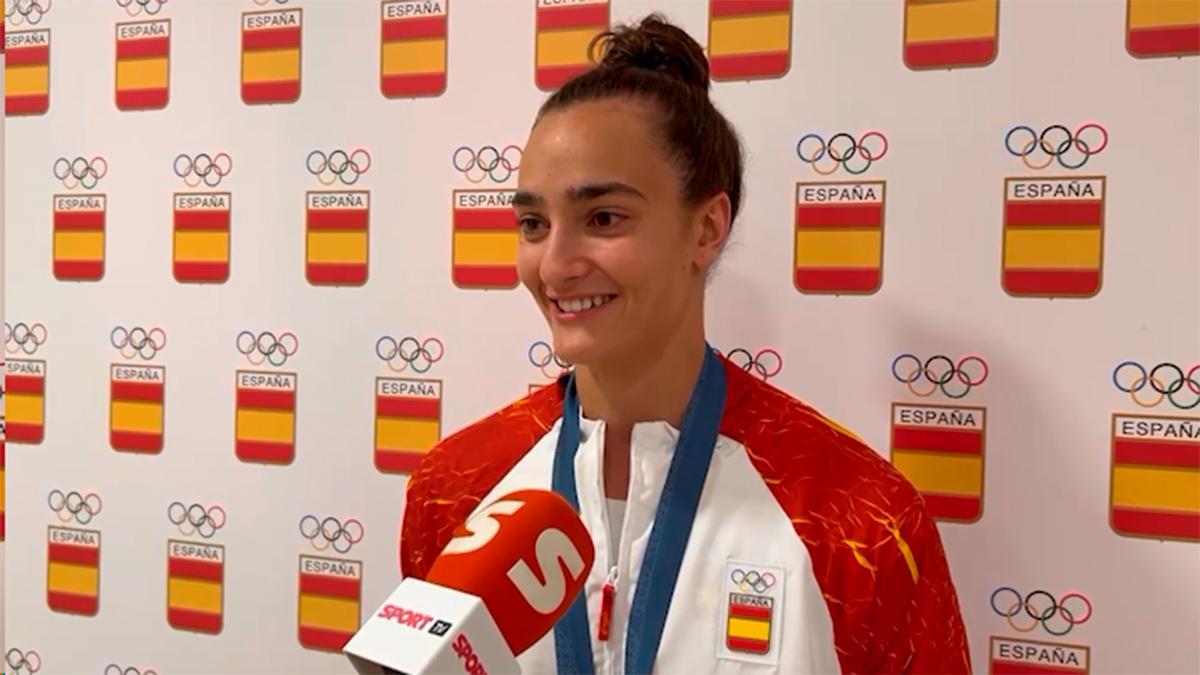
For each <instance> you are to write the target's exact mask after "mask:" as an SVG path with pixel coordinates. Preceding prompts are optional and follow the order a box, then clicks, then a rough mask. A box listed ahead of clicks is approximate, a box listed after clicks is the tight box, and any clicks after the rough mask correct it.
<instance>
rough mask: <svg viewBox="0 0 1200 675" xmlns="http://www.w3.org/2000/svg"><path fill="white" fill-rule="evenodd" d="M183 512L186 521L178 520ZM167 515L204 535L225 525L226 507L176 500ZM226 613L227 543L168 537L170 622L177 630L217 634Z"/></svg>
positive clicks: (184, 529) (182, 529)
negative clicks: (190, 503)
mask: <svg viewBox="0 0 1200 675" xmlns="http://www.w3.org/2000/svg"><path fill="white" fill-rule="evenodd" d="M181 515H182V516H183V519H182V522H177V521H179V519H180V518H179V517H180V516H181ZM167 517H168V519H170V521H171V523H172V524H173V525H177V526H178V527H179V531H180V532H181V533H184V532H195V533H200V534H201V536H204V533H206V532H208V533H212V534H215V533H216V531H217V530H219V529H220V528H221V527H223V526H224V525H225V510H224V509H222V508H221V507H219V506H210V507H208V508H205V507H204V506H203V505H201V504H192V505H191V506H189V507H187V508H183V503H182V502H173V503H172V504H171V505H170V506H169V507H168V508H167ZM185 536H188V535H185ZM209 536H212V535H211V534H209ZM206 538H207V537H206ZM224 616H225V547H224V546H221V545H220V544H209V543H201V542H194V541H186V540H177V539H168V540H167V624H168V625H170V626H171V627H172V628H174V629H176V630H186V631H192V632H196V633H208V634H216V633H220V632H221V627H222V625H223V624H224Z"/></svg>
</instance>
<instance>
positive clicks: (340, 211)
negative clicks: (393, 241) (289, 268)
mask: <svg viewBox="0 0 1200 675" xmlns="http://www.w3.org/2000/svg"><path fill="white" fill-rule="evenodd" d="M304 212H305V218H304V221H305V229H306V231H307V236H306V241H307V245H306V247H305V275H306V276H307V278H308V282H309V283H310V284H313V285H317V286H361V285H362V284H365V283H366V282H367V260H368V245H367V243H368V238H367V233H368V224H369V222H370V215H371V193H370V192H367V191H366V190H359V191H352V192H309V193H308V196H307V208H305V211H304Z"/></svg>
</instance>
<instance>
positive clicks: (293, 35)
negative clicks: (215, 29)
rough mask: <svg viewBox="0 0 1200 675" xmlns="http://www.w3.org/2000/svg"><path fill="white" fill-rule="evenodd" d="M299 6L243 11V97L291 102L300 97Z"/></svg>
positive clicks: (250, 100) (251, 100)
mask: <svg viewBox="0 0 1200 675" xmlns="http://www.w3.org/2000/svg"><path fill="white" fill-rule="evenodd" d="M301 19H302V13H301V10H300V9H283V10H275V11H269V12H248V13H246V14H243V15H242V100H243V101H245V102H246V103H249V104H256V103H291V102H293V101H295V100H296V99H298V98H300V44H301V30H302V22H301Z"/></svg>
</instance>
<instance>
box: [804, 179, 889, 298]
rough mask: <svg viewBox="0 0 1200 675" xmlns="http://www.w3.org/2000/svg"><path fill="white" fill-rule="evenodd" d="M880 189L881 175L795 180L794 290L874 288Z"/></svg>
mask: <svg viewBox="0 0 1200 675" xmlns="http://www.w3.org/2000/svg"><path fill="white" fill-rule="evenodd" d="M885 189H886V186H885V184H884V182H883V181H863V182H858V183H797V184H796V278H795V282H796V290H798V291H800V292H801V293H847V294H849V293H858V294H869V293H874V292H875V291H877V290H879V287H880V286H881V285H882V284H883V212H884V192H885Z"/></svg>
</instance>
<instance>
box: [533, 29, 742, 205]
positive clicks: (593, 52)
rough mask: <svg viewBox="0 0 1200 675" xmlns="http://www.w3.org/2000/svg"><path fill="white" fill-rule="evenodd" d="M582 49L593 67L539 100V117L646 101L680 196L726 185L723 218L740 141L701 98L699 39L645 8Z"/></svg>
mask: <svg viewBox="0 0 1200 675" xmlns="http://www.w3.org/2000/svg"><path fill="white" fill-rule="evenodd" d="M597 52H599V53H600V58H599V59H597ZM588 53H589V56H590V57H591V60H592V63H594V64H596V67H595V68H592V69H591V70H588V71H587V72H585V73H582V74H580V75H578V76H577V77H575V78H574V79H572V80H570V81H568V82H567V83H566V84H564V85H563V87H562V88H561V89H559V90H558V91H557V92H555V93H554V94H553V95H551V96H550V97H549V98H548V99H546V102H545V103H543V104H542V107H541V110H540V111H539V112H538V118H539V119H540V118H541V117H542V116H543V115H545V114H546V113H549V112H552V111H555V110H561V109H563V108H566V107H568V106H570V105H571V104H573V103H581V102H584V101H595V100H599V99H605V98H611V97H623V96H624V97H631V98H639V99H644V100H647V101H649V102H651V103H652V104H654V107H655V108H656V110H657V111H658V114H659V116H658V119H657V120H656V121H657V123H658V124H657V126H658V129H657V131H658V135H659V137H660V138H661V139H662V141H663V145H664V147H665V148H666V150H667V155H668V157H669V158H670V159H671V160H672V162H673V163H674V164H675V165H676V166H677V167H678V169H679V172H680V180H681V184H682V192H683V199H684V202H685V203H686V204H688V205H689V206H693V205H695V204H698V203H699V202H700V201H702V200H704V199H707V198H709V197H712V196H714V195H717V194H720V193H722V192H725V193H727V194H728V195H729V201H730V204H731V209H730V211H731V213H730V220H731V221H732V220H733V219H734V218H736V217H737V214H738V209H739V208H740V207H741V201H742V164H743V160H742V147H741V142H740V141H739V140H738V136H737V133H736V132H735V131H734V129H733V125H731V124H730V123H729V120H727V119H725V116H724V115H722V114H721V112H720V111H718V110H717V109H716V107H714V106H713V104H712V101H710V100H709V98H708V88H709V75H708V60H707V59H706V58H705V56H704V51H703V50H702V49H701V48H700V45H698V44H697V43H696V41H695V40H693V39H692V37H691V36H690V35H688V34H687V33H686V32H685V31H684V30H683V29H681V28H679V27H677V26H675V25H672V24H671V23H669V22H668V21H667V20H666V19H665V18H663V16H662V15H660V14H651V15H649V16H647V17H645V18H644V19H642V21H641V22H640V23H638V24H636V25H625V26H621V27H618V28H615V29H613V30H610V31H606V32H604V33H601V34H600V35H598V36H596V38H595V39H594V40H592V43H591V45H590V46H589V47H588Z"/></svg>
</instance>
